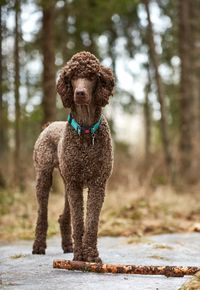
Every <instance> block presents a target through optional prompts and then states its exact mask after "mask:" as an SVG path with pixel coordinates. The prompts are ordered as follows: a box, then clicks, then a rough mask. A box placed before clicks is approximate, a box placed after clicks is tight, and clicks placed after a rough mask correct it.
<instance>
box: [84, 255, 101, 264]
mask: <svg viewBox="0 0 200 290" xmlns="http://www.w3.org/2000/svg"><path fill="white" fill-rule="evenodd" d="M83 259H84V261H85V262H90V263H100V264H102V260H101V258H100V257H99V256H97V257H94V256H84V257H83Z"/></svg>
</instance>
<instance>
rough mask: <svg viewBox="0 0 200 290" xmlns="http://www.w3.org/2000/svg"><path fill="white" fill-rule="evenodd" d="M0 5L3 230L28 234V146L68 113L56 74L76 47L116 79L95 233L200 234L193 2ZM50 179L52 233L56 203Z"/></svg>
mask: <svg viewBox="0 0 200 290" xmlns="http://www.w3.org/2000/svg"><path fill="white" fill-rule="evenodd" d="M0 4H1V6H0V216H1V225H0V227H1V228H0V238H1V239H2V240H12V239H14V238H27V239H29V238H30V239H33V235H34V221H35V219H36V212H37V205H36V199H35V194H34V185H35V184H34V169H33V162H32V150H33V146H34V142H35V140H36V139H37V136H38V135H39V133H40V131H41V130H42V129H41V128H42V125H44V124H45V123H46V122H52V121H54V120H66V118H67V113H68V112H67V111H66V110H64V108H63V107H62V104H61V101H60V99H59V97H58V96H57V95H56V89H55V87H56V78H57V76H58V72H59V69H60V68H61V67H62V66H63V65H64V64H65V63H66V61H67V60H68V59H69V58H70V57H71V56H72V55H73V54H74V53H76V52H78V51H81V50H87V51H90V52H92V53H94V54H95V55H96V56H97V57H98V58H99V59H100V60H101V62H102V63H103V64H104V65H106V66H109V67H110V68H112V69H113V71H114V74H115V78H116V89H115V93H114V96H113V98H112V100H111V101H110V104H109V106H108V107H107V108H105V111H104V113H105V115H106V116H107V118H108V120H109V123H110V126H111V130H112V136H113V143H114V150H115V165H114V171H113V175H112V177H111V179H110V181H109V184H108V189H107V191H108V194H107V198H106V200H105V205H104V208H103V212H102V215H101V222H100V234H101V235H126V236H130V237H132V238H133V237H134V238H135V237H140V236H143V235H145V234H156V233H165V232H177V231H200V195H199V185H200V182H199V172H200V163H199V157H200V146H199V144H200V19H199V11H200V0H187V1H183V0H174V1H172V0H152V1H150V0H142V1H137V0H118V1H116V0H109V1H107V0H101V1H100V0H65V1H64V0H54V1H53V0H50V1H45V0H10V1H6V0H5V1H3V0H1V1H0ZM54 177H55V178H54V185H53V190H52V194H51V197H50V206H49V216H50V219H49V220H50V221H49V223H50V227H49V236H50V235H52V234H56V233H57V232H58V225H57V217H58V216H59V214H60V213H61V212H62V207H63V186H62V182H61V180H60V178H59V175H58V174H57V173H56V172H55V176H54ZM55 217H56V218H55Z"/></svg>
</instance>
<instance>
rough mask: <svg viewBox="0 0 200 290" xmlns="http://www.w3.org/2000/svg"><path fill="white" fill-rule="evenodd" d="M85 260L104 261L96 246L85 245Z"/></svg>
mask: <svg viewBox="0 0 200 290" xmlns="http://www.w3.org/2000/svg"><path fill="white" fill-rule="evenodd" d="M83 260H84V261H85V262H91V263H92V262H94V263H102V260H101V258H100V257H99V252H98V250H97V249H96V248H92V247H86V246H85V247H84V250H83Z"/></svg>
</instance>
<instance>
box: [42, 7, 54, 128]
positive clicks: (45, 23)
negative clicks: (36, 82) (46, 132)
mask: <svg viewBox="0 0 200 290" xmlns="http://www.w3.org/2000/svg"><path fill="white" fill-rule="evenodd" d="M54 2H55V1H47V2H45V1H44V3H43V18H42V52H43V102H42V106H43V113H44V117H43V124H45V123H46V122H51V121H55V119H56V83H55V82H56V73H55V46H54V19H55V4H54Z"/></svg>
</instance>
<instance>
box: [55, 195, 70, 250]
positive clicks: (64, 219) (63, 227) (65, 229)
mask: <svg viewBox="0 0 200 290" xmlns="http://www.w3.org/2000/svg"><path fill="white" fill-rule="evenodd" d="M58 222H59V224H60V232H61V238H62V249H63V252H64V253H71V252H73V246H72V237H71V216H70V208H69V201H68V196H67V192H66V190H65V206H64V210H63V213H62V215H60V217H59V219H58Z"/></svg>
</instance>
